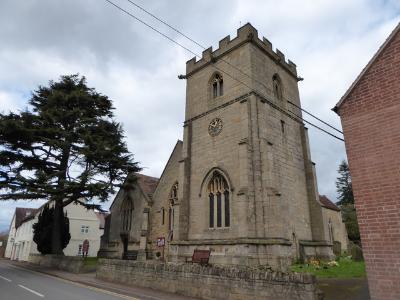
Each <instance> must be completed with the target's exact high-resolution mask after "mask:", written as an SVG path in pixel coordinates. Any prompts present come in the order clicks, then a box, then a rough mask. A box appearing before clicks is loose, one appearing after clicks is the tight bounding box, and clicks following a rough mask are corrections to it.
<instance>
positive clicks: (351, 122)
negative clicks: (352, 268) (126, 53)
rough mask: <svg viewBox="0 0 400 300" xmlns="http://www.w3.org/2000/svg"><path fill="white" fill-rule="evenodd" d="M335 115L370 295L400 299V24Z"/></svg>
mask: <svg viewBox="0 0 400 300" xmlns="http://www.w3.org/2000/svg"><path fill="white" fill-rule="evenodd" d="M333 110H334V111H335V112H336V113H338V114H339V115H340V118H341V121H342V126H343V131H344V137H345V142H346V151H347V156H348V160H349V166H350V171H351V175H352V180H353V190H354V196H355V204H356V210H357V217H358V221H359V225H360V234H361V242H362V245H363V250H364V257H365V261H366V265H367V275H368V283H369V288H370V294H371V298H372V299H379V300H381V299H382V300H383V299H385V300H386V299H393V300H394V299H397V300H398V299H400V24H399V25H398V26H397V27H396V28H395V29H394V31H393V32H392V33H391V35H390V36H389V37H388V39H387V40H386V41H385V43H384V44H383V45H382V46H381V47H380V49H379V50H378V52H377V53H376V54H375V55H374V57H373V58H372V59H371V61H370V62H369V63H368V65H367V66H366V67H365V68H364V70H363V71H362V72H361V74H360V75H359V76H358V77H357V79H356V80H355V81H354V83H353V84H352V85H351V86H350V88H349V89H348V91H347V92H346V94H345V95H344V96H343V97H342V99H341V100H340V102H339V103H338V104H337V105H336V106H335V108H334V109H333Z"/></svg>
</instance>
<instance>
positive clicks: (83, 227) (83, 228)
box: [81, 225, 89, 233]
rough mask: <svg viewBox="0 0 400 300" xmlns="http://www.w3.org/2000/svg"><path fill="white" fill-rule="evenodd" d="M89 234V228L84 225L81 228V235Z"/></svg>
mask: <svg viewBox="0 0 400 300" xmlns="http://www.w3.org/2000/svg"><path fill="white" fill-rule="evenodd" d="M88 232H89V226H85V225H82V226H81V233H88Z"/></svg>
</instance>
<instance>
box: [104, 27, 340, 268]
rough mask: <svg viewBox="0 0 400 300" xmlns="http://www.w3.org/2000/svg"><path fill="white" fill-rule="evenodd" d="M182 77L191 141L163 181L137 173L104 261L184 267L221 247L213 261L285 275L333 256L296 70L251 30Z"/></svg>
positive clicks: (121, 202) (109, 233)
mask: <svg viewBox="0 0 400 300" xmlns="http://www.w3.org/2000/svg"><path fill="white" fill-rule="evenodd" d="M182 78H185V79H186V80H187V90H186V115H185V123H184V137H183V142H182V141H178V142H177V144H176V146H175V148H174V150H173V151H172V154H171V157H170V158H169V160H168V162H167V164H166V166H165V169H164V171H163V173H162V175H161V177H160V178H159V179H157V178H152V177H148V176H144V175H140V174H137V175H136V178H137V180H136V181H132V182H131V183H130V181H129V180H128V179H129V177H128V179H127V181H126V182H125V183H124V187H123V188H122V189H121V190H120V191H119V193H118V194H117V196H116V197H115V199H114V202H113V205H112V206H111V216H110V217H109V218H108V219H107V222H106V229H105V234H104V236H103V238H102V246H101V250H100V251H99V256H102V257H109V258H125V259H160V260H167V261H172V262H178V261H185V260H186V259H187V258H189V257H191V256H192V254H193V251H194V250H195V249H211V256H210V263H211V264H233V265H235V264H237V265H260V264H261V265H269V266H272V267H274V268H280V269H285V268H287V266H288V265H289V264H290V263H291V262H292V261H293V260H296V259H298V258H302V259H307V258H311V257H319V258H331V257H332V249H331V248H332V247H331V246H332V245H331V244H330V242H328V240H329V232H328V226H327V222H328V221H327V220H325V219H324V218H325V217H324V215H323V214H322V207H321V203H320V202H319V200H318V199H319V197H318V196H319V195H318V190H317V183H316V177H315V170H314V164H313V162H312V161H311V158H310V149H309V143H308V137H307V129H306V128H305V127H304V124H303V123H302V121H301V119H300V118H299V117H301V110H299V109H298V108H296V107H300V99H299V91H298V86H297V83H298V81H299V78H298V76H297V73H296V66H295V65H294V64H293V63H292V62H290V61H288V62H286V61H285V57H284V55H283V54H282V53H281V52H280V51H279V50H276V52H274V51H273V50H272V45H271V44H270V43H269V42H268V40H266V39H265V38H264V39H263V40H260V39H259V38H258V35H257V30H256V29H255V28H254V27H252V26H251V25H250V24H246V25H244V26H243V27H241V28H239V30H238V32H237V37H236V38H234V39H233V40H230V37H229V36H228V37H225V38H224V39H223V40H221V41H220V42H219V48H218V49H217V50H215V51H212V49H211V48H209V49H207V50H205V51H204V52H203V57H202V58H201V59H200V60H199V61H196V60H195V59H192V60H190V61H188V62H187V65H186V75H184V76H182ZM289 101H290V102H289ZM293 104H295V105H293ZM134 177H135V176H134Z"/></svg>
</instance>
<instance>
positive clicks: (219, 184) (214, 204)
mask: <svg viewBox="0 0 400 300" xmlns="http://www.w3.org/2000/svg"><path fill="white" fill-rule="evenodd" d="M208 196H209V197H208V200H209V203H208V204H209V227H210V228H215V227H217V228H221V227H229V226H230V203H229V201H230V199H229V187H228V183H227V182H226V180H225V178H224V177H223V176H222V175H221V174H220V173H219V172H214V174H213V176H212V177H211V179H210V181H209V183H208Z"/></svg>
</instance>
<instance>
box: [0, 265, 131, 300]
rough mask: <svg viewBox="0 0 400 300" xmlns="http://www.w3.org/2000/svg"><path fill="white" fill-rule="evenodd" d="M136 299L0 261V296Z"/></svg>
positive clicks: (14, 299) (17, 299)
mask: <svg viewBox="0 0 400 300" xmlns="http://www.w3.org/2000/svg"><path fill="white" fill-rule="evenodd" d="M41 299H48V300H89V299H96V300H117V299H118V300H121V299H131V300H139V298H133V297H129V296H125V295H120V294H117V293H113V292H110V291H106V290H102V289H98V288H94V287H90V286H84V285H81V284H78V283H73V282H71V281H67V280H63V279H60V278H56V277H52V276H49V275H45V274H41V273H37V272H33V271H30V270H26V269H23V268H19V267H15V266H12V265H10V264H5V263H2V262H1V261H0V300H41Z"/></svg>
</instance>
